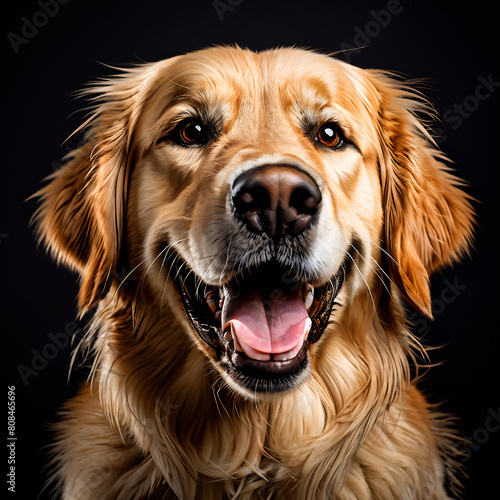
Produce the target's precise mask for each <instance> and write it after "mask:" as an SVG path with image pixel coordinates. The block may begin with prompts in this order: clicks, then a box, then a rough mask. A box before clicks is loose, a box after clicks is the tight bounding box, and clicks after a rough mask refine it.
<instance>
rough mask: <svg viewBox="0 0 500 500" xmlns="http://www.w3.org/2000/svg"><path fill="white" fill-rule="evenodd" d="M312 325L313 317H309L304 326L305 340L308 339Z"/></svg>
mask: <svg viewBox="0 0 500 500" xmlns="http://www.w3.org/2000/svg"><path fill="white" fill-rule="evenodd" d="M311 326H312V321H311V318H307V319H306V324H305V327H304V340H306V339H307V337H308V336H309V332H310V331H311Z"/></svg>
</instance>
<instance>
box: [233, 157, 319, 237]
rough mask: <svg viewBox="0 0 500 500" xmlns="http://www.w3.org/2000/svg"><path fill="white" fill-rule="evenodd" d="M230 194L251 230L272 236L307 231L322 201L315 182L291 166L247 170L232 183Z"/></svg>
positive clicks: (270, 166)
mask: <svg viewBox="0 0 500 500" xmlns="http://www.w3.org/2000/svg"><path fill="white" fill-rule="evenodd" d="M231 195H232V199H233V205H234V207H235V210H236V215H237V216H238V217H239V218H240V219H241V220H243V221H244V222H245V223H246V225H247V227H248V229H250V230H251V231H253V232H255V233H257V234H262V233H266V234H267V235H268V236H270V237H272V238H280V237H283V236H285V235H291V236H296V235H298V234H300V233H302V232H303V231H305V230H306V229H307V228H308V227H309V226H310V225H311V224H312V222H313V220H314V218H315V215H316V214H317V212H318V206H319V204H320V203H321V192H320V190H319V187H318V185H317V184H316V182H315V181H314V180H313V179H312V178H311V177H310V176H309V175H308V174H306V173H305V172H302V171H301V170H299V169H297V168H295V167H291V166H288V165H265V166H262V167H256V168H253V169H251V170H248V171H247V172H244V173H243V174H241V175H240V176H239V177H237V178H236V179H235V181H234V182H233V185H232V188H231Z"/></svg>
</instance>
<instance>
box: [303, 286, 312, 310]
mask: <svg viewBox="0 0 500 500" xmlns="http://www.w3.org/2000/svg"><path fill="white" fill-rule="evenodd" d="M313 300H314V295H313V293H312V291H311V290H309V291H308V292H307V295H306V300H305V301H304V305H305V306H306V309H307V310H309V308H310V307H311V306H312V303H313Z"/></svg>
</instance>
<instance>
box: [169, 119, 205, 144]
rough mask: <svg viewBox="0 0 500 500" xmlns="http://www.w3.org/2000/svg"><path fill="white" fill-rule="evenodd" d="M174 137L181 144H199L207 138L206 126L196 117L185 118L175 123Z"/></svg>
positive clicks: (203, 142)
mask: <svg viewBox="0 0 500 500" xmlns="http://www.w3.org/2000/svg"><path fill="white" fill-rule="evenodd" d="M174 139H175V141H176V142H177V143H178V144H180V145H181V146H201V145H203V144H205V143H206V142H208V140H209V132H208V128H207V127H205V125H204V124H203V123H201V121H200V120H197V119H196V118H187V119H185V120H183V121H182V122H181V123H179V125H177V127H176V129H175V131H174Z"/></svg>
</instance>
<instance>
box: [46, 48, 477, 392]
mask: <svg viewBox="0 0 500 500" xmlns="http://www.w3.org/2000/svg"><path fill="white" fill-rule="evenodd" d="M102 91H103V103H102V104H100V107H98V108H97V111H96V114H95V116H94V117H93V118H92V119H91V126H92V128H91V129H90V133H89V142H88V144H87V145H86V146H84V147H83V148H81V150H79V151H78V152H77V153H76V156H75V159H74V160H73V161H72V162H71V163H70V164H69V166H71V165H72V166H71V168H68V167H69V166H68V167H65V168H66V170H65V171H64V172H62V173H61V174H59V176H58V177H56V180H55V181H54V182H53V183H52V184H51V185H49V187H48V188H45V191H44V192H43V193H42V194H43V196H44V198H45V208H44V207H42V212H41V214H42V215H41V217H40V218H41V220H42V224H41V228H42V234H44V235H45V237H46V239H47V241H48V242H49V244H50V245H51V247H52V249H53V250H55V252H56V254H57V255H58V257H59V258H61V259H63V260H65V261H66V262H68V263H69V264H70V265H73V266H74V267H76V268H77V269H79V270H80V271H81V273H82V276H83V283H82V293H81V296H80V300H81V303H82V305H85V304H88V303H89V302H90V301H92V300H93V299H95V297H96V296H97V290H98V288H99V287H100V286H102V283H103V281H105V276H107V275H109V272H110V269H113V268H114V267H117V266H118V262H123V260H125V262H126V263H127V266H128V268H129V269H130V270H132V269H140V270H142V272H140V273H139V274H140V275H141V276H142V277H143V278H142V279H143V281H144V282H145V283H146V284H147V286H148V288H149V289H150V290H152V291H153V295H154V297H155V299H154V300H155V304H152V307H153V306H154V307H163V305H164V303H165V302H166V303H168V304H169V307H170V309H172V311H174V313H175V314H176V315H177V318H178V321H181V322H183V323H184V324H186V325H188V327H187V328H186V330H187V331H188V332H189V333H188V335H190V339H189V341H190V342H194V343H196V344H197V345H198V347H200V348H201V349H202V350H203V352H204V353H205V354H206V355H207V356H208V357H209V358H210V359H211V360H212V362H213V363H214V366H215V367H216V368H217V370H218V371H219V373H220V374H221V376H222V377H223V378H224V380H225V381H226V382H227V383H228V384H229V385H230V386H231V387H232V388H233V389H236V390H237V392H239V393H241V394H243V395H245V396H251V395H255V394H263V393H274V392H280V391H284V390H288V389H291V388H293V387H296V386H298V385H300V384H301V383H302V382H303V381H304V380H306V379H307V377H308V374H309V372H310V370H311V369H313V368H312V367H314V365H315V362H316V361H315V360H316V359H317V358H318V357H321V356H322V355H323V354H322V349H324V344H326V343H327V342H328V337H333V336H334V335H335V323H338V322H339V321H341V319H342V315H343V314H344V313H345V310H346V309H354V308H357V309H356V310H357V311H358V313H359V314H366V313H367V311H366V309H367V308H368V309H373V311H372V314H375V315H377V314H379V312H377V311H378V310H379V309H380V304H381V302H384V301H385V302H384V303H386V304H390V305H389V306H386V308H389V309H391V308H393V309H394V308H395V309H398V307H399V297H404V298H405V299H406V300H407V301H408V302H409V303H410V304H412V305H413V306H414V307H416V308H418V309H419V310H421V311H422V312H425V313H429V312H430V298H429V290H428V277H429V274H430V273H431V272H432V271H433V270H434V269H435V268H437V267H439V266H440V265H442V264H444V263H446V262H448V261H450V260H452V259H453V258H455V257H456V256H458V255H459V254H460V253H461V252H462V251H463V250H464V248H465V247H466V244H467V239H468V238H469V235H470V225H471V209H470V206H469V204H468V202H467V201H466V197H465V196H464V195H463V193H462V192H461V191H460V190H459V189H458V188H457V187H456V186H455V184H456V183H455V181H454V179H453V178H452V177H451V176H450V175H449V174H448V173H447V172H446V171H445V169H444V168H443V167H442V165H440V164H439V163H438V161H437V160H436V156H439V155H436V154H435V153H433V152H432V150H431V148H430V146H429V144H428V139H429V137H428V136H427V135H426V132H425V130H424V129H423V127H422V126H421V125H420V123H419V122H418V120H417V119H416V118H415V117H414V115H413V114H412V112H413V111H415V110H416V109H418V106H419V105H418V104H416V102H415V101H414V100H412V99H411V96H410V94H409V92H408V91H406V90H402V89H400V88H398V86H397V85H396V84H395V83H394V82H392V81H391V80H390V79H389V78H388V77H386V76H383V75H382V74H381V73H377V72H369V71H363V70H360V69H357V68H354V67H352V66H350V65H347V64H345V63H342V62H339V61H336V60H334V59H331V58H328V57H326V56H323V55H319V54H315V53H311V52H306V51H301V50H296V49H281V50H275V51H269V52H264V53H260V54H257V53H253V52H250V51H244V50H241V49H233V48H212V49H207V50H204V51H200V52H196V53H192V54H188V55H185V56H180V57H176V58H173V59H170V60H166V61H162V62H160V63H156V64H153V65H149V66H147V67H146V68H139V69H135V70H132V71H130V72H129V73H128V74H126V75H124V76H123V77H121V79H120V78H118V79H117V80H116V81H115V82H114V83H111V84H109V85H108V86H106V85H103V86H102ZM89 158H90V160H89ZM49 188H50V189H49ZM64 191H66V193H67V194H66V196H64V195H63V196H61V194H60V193H61V192H64ZM56 192H59V198H57V195H56V194H55V193H56ZM82 192H83V194H82ZM49 205H52V206H53V208H54V213H58V212H59V214H58V215H57V216H55V217H52V218H51V219H50V220H49V217H46V216H44V214H47V213H48V212H49V208H48V206H49ZM68 205H70V206H69V209H70V210H71V215H70V212H69V211H67V212H66V210H68ZM71 205H72V206H71ZM62 206H65V207H66V208H65V209H64V210H62V211H61V210H57V207H62ZM62 212H64V213H62ZM89 236H90V238H89ZM119 259H121V260H120V261H119ZM398 310H399V309H398ZM186 341H188V339H186Z"/></svg>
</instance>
